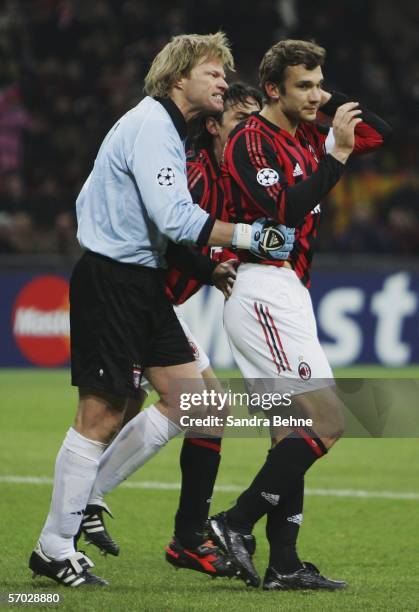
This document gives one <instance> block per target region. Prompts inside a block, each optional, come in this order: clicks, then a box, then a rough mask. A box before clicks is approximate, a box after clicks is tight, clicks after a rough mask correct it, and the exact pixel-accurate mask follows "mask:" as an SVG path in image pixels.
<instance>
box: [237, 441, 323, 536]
mask: <svg viewBox="0 0 419 612" xmlns="http://www.w3.org/2000/svg"><path fill="white" fill-rule="evenodd" d="M326 452H327V449H326V447H325V446H324V444H323V442H322V441H321V440H320V439H319V438H316V437H315V434H314V432H313V431H311V430H309V429H304V430H298V434H297V432H294V433H292V434H291V435H289V436H287V437H286V438H284V439H283V440H281V442H280V443H279V444H277V445H276V446H275V448H273V449H272V450H270V451H269V453H268V457H267V459H266V461H265V464H264V465H263V467H262V469H261V470H260V471H259V473H258V474H257V476H256V478H255V479H254V481H253V482H252V484H251V485H250V487H249V488H248V489H246V491H244V492H243V493H242V494H241V495H240V497H239V498H238V499H237V502H236V505H235V506H233V508H230V510H228V511H227V520H228V522H229V524H230V525H231V526H232V527H233V528H234V529H237V530H238V531H241V532H242V533H250V532H251V531H252V529H253V526H254V524H255V523H256V522H257V521H258V520H259V519H260V518H261V517H262V516H263V515H264V514H266V513H267V512H268V511H269V510H270V509H271V508H272V506H274V507H276V506H278V505H279V503H280V501H281V502H282V501H284V500H285V499H286V497H287V496H288V495H289V494H290V493H292V492H293V491H294V489H295V486H296V483H297V482H298V481H299V480H300V479H301V478H302V477H303V476H304V474H305V473H306V471H307V470H308V469H309V468H310V467H311V466H312V465H313V463H314V462H315V461H316V459H318V458H319V457H321V456H322V455H324V454H325V453H326Z"/></svg>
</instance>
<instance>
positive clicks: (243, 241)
mask: <svg viewBox="0 0 419 612" xmlns="http://www.w3.org/2000/svg"><path fill="white" fill-rule="evenodd" d="M231 246H232V247H233V248H234V249H245V250H247V251H248V250H249V249H250V247H251V246H252V226H251V225H249V224H248V223H236V225H235V226H234V232H233V238H232V239H231Z"/></svg>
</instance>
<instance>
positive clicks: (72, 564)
mask: <svg viewBox="0 0 419 612" xmlns="http://www.w3.org/2000/svg"><path fill="white" fill-rule="evenodd" d="M91 567H94V563H93V562H92V561H91V560H90V559H89V557H87V556H86V555H85V554H84V552H82V551H79V552H76V553H75V554H74V555H72V556H71V557H69V558H68V559H64V560H63V561H55V559H51V558H50V557H48V556H47V555H46V554H45V553H44V552H43V550H42V548H41V546H40V544H38V546H37V547H36V549H35V550H34V551H33V552H32V554H31V556H30V559H29V569H31V570H32V572H33V574H32V577H33V578H36V577H37V576H46V577H47V578H52V580H55V582H59V583H60V584H63V585H64V586H67V587H81V586H106V585H107V584H108V582H107V581H106V580H103V578H99V576H95V575H94V574H91V573H90V571H89V570H90V568H91Z"/></svg>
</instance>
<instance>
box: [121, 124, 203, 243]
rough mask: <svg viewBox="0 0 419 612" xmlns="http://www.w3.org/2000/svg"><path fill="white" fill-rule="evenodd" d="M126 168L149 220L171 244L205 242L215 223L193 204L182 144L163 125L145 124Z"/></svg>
mask: <svg viewBox="0 0 419 612" xmlns="http://www.w3.org/2000/svg"><path fill="white" fill-rule="evenodd" d="M128 167H129V168H130V170H131V172H132V174H133V176H134V178H135V181H136V184H137V186H138V189H139V190H140V193H141V197H142V200H143V202H144V206H145V208H146V210H147V213H148V215H149V217H150V219H151V220H152V221H153V222H154V223H155V224H156V226H157V227H158V229H159V230H160V231H161V232H162V233H163V234H165V235H166V236H167V237H168V238H170V240H172V241H173V242H180V243H186V244H196V245H198V246H203V245H205V244H206V243H207V241H208V238H209V235H210V233H211V230H212V227H213V225H214V220H213V219H211V218H210V217H209V215H208V214H207V213H206V212H205V211H203V210H202V209H201V208H200V207H199V206H198V205H197V204H194V202H193V201H192V197H191V194H190V193H189V190H188V184H187V178H186V170H185V154H184V151H183V148H182V143H181V141H180V139H179V142H178V141H177V139H176V136H175V134H172V133H171V132H170V130H169V129H168V127H167V125H166V124H165V123H164V122H160V121H152V120H149V121H147V122H146V123H145V124H144V126H143V129H142V130H141V131H140V133H139V134H138V136H137V138H136V140H135V143H134V149H133V151H132V155H131V157H130V159H129V160H128Z"/></svg>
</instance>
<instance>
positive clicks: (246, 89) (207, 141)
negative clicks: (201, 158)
mask: <svg viewBox="0 0 419 612" xmlns="http://www.w3.org/2000/svg"><path fill="white" fill-rule="evenodd" d="M248 98H253V100H255V101H256V102H257V103H258V105H259V106H260V108H262V92H261V91H260V89H258V88H257V87H253V86H252V85H248V84H247V83H243V82H241V81H236V82H234V83H231V85H230V86H229V88H228V89H227V91H226V93H225V94H224V111H223V112H218V113H209V114H206V115H205V116H203V115H201V116H200V117H198V118H197V119H195V120H193V121H191V122H190V123H189V126H188V134H189V135H188V143H189V145H190V146H191V148H192V149H194V150H196V151H197V150H199V149H208V148H209V147H211V144H212V136H211V134H209V133H208V131H207V129H206V127H205V123H206V120H207V118H208V117H214V119H215V120H216V121H218V123H220V124H222V122H223V114H224V112H225V111H226V110H228V109H229V108H230V107H231V106H235V105H236V104H243V105H246V102H247V100H248Z"/></svg>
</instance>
